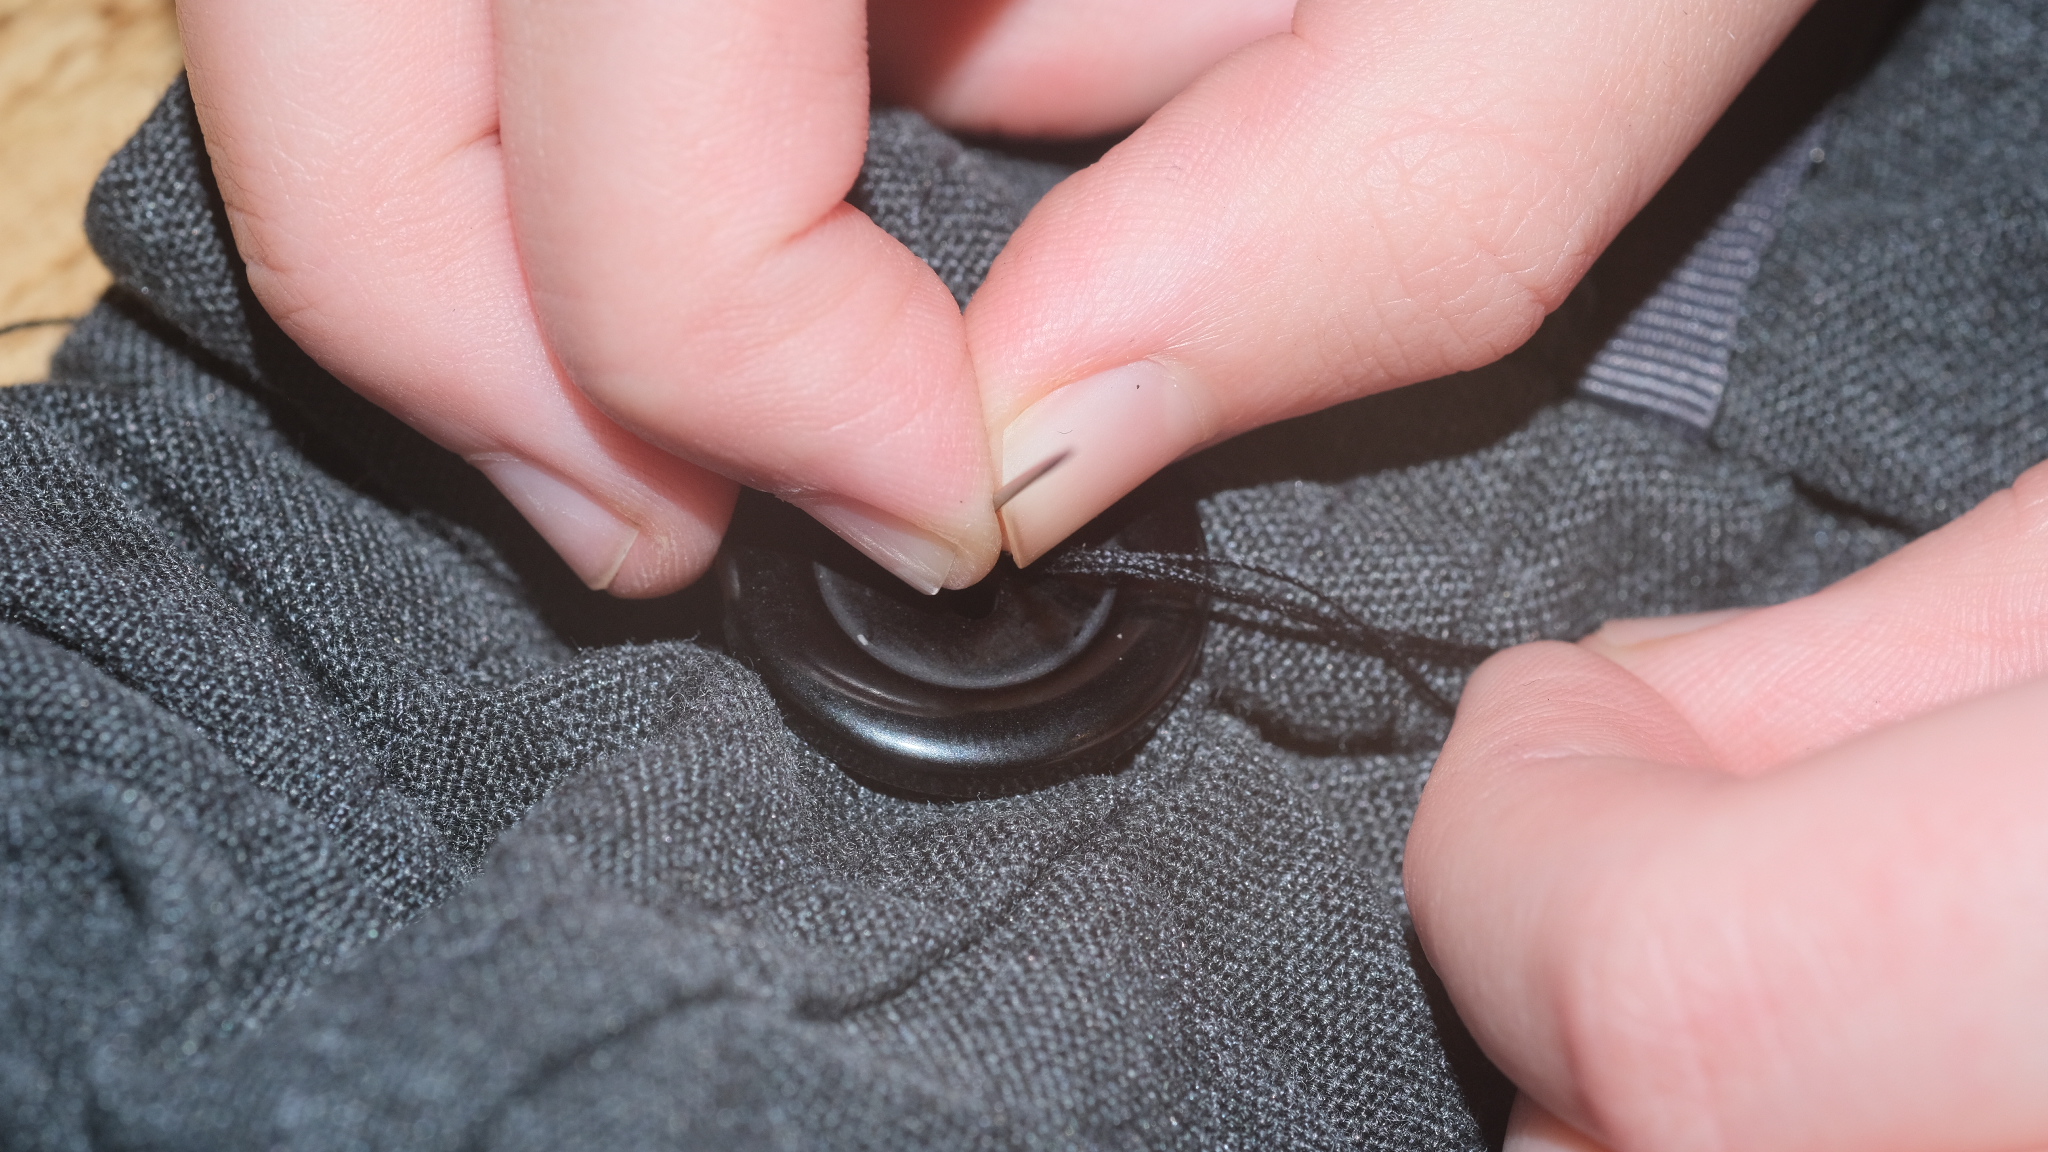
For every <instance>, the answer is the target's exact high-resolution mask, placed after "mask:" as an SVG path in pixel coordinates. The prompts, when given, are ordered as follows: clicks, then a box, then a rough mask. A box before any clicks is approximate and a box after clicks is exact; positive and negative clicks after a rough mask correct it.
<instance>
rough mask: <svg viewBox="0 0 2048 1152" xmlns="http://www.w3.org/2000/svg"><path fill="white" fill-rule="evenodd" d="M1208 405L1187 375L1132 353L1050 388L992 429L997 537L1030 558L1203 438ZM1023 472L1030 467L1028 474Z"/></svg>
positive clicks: (1210, 421) (1023, 559) (1209, 424)
mask: <svg viewBox="0 0 2048 1152" xmlns="http://www.w3.org/2000/svg"><path fill="white" fill-rule="evenodd" d="M1213 409H1214V405H1213V403H1212V402H1211V401H1210V400H1209V398H1208V395H1207V390H1206V388H1205V387H1204V386H1203V384H1202V382H1201V381H1200V380H1199V379H1198V378H1197V377H1196V376H1195V375H1194V374H1193V373H1191V372H1188V371H1185V370H1182V369H1177V368H1175V367H1172V366H1169V365H1167V364H1165V363H1162V362H1160V361H1157V360H1139V361H1137V362H1135V363H1131V364H1125V365H1123V366H1122V367H1119V368H1112V369H1110V370H1109V371H1107V372H1100V373H1097V374H1095V375H1093V376H1089V377H1087V378H1085V379H1082V380H1077V381H1075V382H1074V383H1072V384H1068V385H1067V386H1065V387H1063V388H1061V389H1059V390H1058V391H1055V392H1053V393H1051V394H1050V395H1048V396H1046V397H1044V398H1043V399H1041V400H1039V401H1038V402H1037V403H1035V404H1033V405H1031V406H1030V407H1029V408H1026V409H1025V410H1024V411H1023V412H1021V413H1019V414H1018V415H1017V417H1016V419H1014V420H1012V421H1011V422H1010V423H1009V425H1008V427H1006V428H1004V429H1003V430H1002V432H1001V433H999V434H998V436H997V458H998V461H999V465H998V466H999V469H1000V478H1001V481H1002V484H1003V485H1004V486H1006V487H1007V486H1009V485H1012V484H1020V485H1024V487H1022V488H1021V489H1020V490H1019V491H1018V492H1017V493H1016V495H1015V496H1014V497H1013V498H1012V499H1010V500H1009V501H1008V502H1007V503H1006V504H1004V505H1003V507H1002V510H1001V511H1000V512H999V513H998V516H999V518H1000V520H1001V522H1002V532H1003V544H1004V547H1006V548H1007V549H1008V550H1009V552H1010V554H1011V555H1012V556H1013V557H1014V558H1015V559H1016V561H1017V563H1018V564H1019V565H1026V564H1030V563H1031V562H1032V561H1034V560H1036V559H1038V558H1039V557H1040V556H1043V555H1044V554H1045V553H1046V552H1048V551H1050V550H1051V549H1052V548H1054V547H1055V546H1057V545H1058V544H1059V543H1060V541H1062V540H1065V539H1066V538H1067V537H1068V536H1069V535H1071V534H1072V533H1073V532H1074V531H1075V530H1076V529H1078V528H1080V527H1081V526H1082V525H1083V524H1086V523H1088V522H1089V521H1090V520H1093V519H1094V518H1095V517H1097V516H1099V515H1101V514H1102V513H1103V512H1104V511H1105V510H1107V509H1108V508H1109V506H1110V505H1112V504H1114V503H1116V502H1117V501H1118V500H1121V499H1123V498H1124V497H1125V496H1126V495H1128V494H1130V492H1131V491H1132V490H1133V489H1135V488H1136V487H1138V485H1140V484H1142V483H1144V482H1145V481H1146V480H1148V479H1150V478H1151V477H1152V476H1153V474H1155V473H1157V472H1158V471H1159V470H1160V469H1162V468H1164V467H1166V466H1167V465H1168V464H1171V463H1173V462H1174V461H1175V460H1178V459H1179V458H1180V457H1181V456H1183V455H1185V454H1186V453H1187V452H1188V451H1190V450H1191V449H1193V448H1195V447H1197V446H1199V445H1200V444H1202V443H1203V442H1204V441H1205V440H1207V439H1208V438H1209V436H1210V435H1211V432H1212V430H1213V428H1214V426H1215V419H1214V416H1213V415H1212V413H1213ZM1033 473H1038V475H1037V477H1036V478H1035V479H1034V478H1033V477H1032V474H1033Z"/></svg>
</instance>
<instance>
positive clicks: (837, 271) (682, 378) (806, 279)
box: [497, 0, 997, 591]
mask: <svg viewBox="0 0 2048 1152" xmlns="http://www.w3.org/2000/svg"><path fill="white" fill-rule="evenodd" d="M864 20H865V16H864V8H863V5H862V4H861V3H860V0H827V2H825V3H818V2H815V0H763V2H759V3H745V4H721V3H711V2H707V0H688V2H685V3H670V2H665V0H594V2H593V0H573V2H571V0H501V2H500V3H499V5H498V14H497V27H498V37H499V51H500V61H499V76H500V89H501V97H500V99H501V117H502V125H501V131H502V133H503V139H504V146H505V155H506V164H507V170H508V174H509V183H510V193H511V205H512V214H513V220H514V224H515V228H516V231H517V233H518V237H519V245H520V252H521V255H522V258H523V260H524V263H525V267H526V273H527V279H528V282H529V284H530V285H531V288H532V292H533V298H534V303H535V306H536V309H537V311H538V313H539V315H540V318H541V324H542V328H543V330H544V331H545V333H546V334H547V338H548V341H549V344H550V346H551V347H552V348H553V350H554V352H555V354H556V355H557V356H559V357H560V359H561V361H562V363H563V364H564V365H565V366H566V368H567V370H568V372H569V374H570V376H571V377H572V378H573V379H574V380H575V381H576V382H577V383H578V384H579V385H580V386H581V387H582V388H583V390H584V391H585V392H586V393H587V394H589V395H590V396H591V397H592V398H593V399H595V400H596V401H597V403H598V404H599V405H600V406H602V407H603V408H604V409H605V410H606V411H607V412H608V413H610V414H611V415H612V416H613V417H614V418H616V419H618V420H619V421H620V422H622V423H623V424H625V425H626V426H627V427H629V428H632V429H633V430H634V431H636V432H638V433H639V434H640V435H642V436H644V437H646V438H647V439H649V440H650V441H652V442H654V443H656V444H658V445H660V446H662V447H664V448H666V449H668V450H669V451H671V452H674V453H676V454H677V455H680V456H682V457H684V458H686V459H689V460H692V461H694V462H696V463H698V464H701V465H703V466H705V467H707V468H710V469H712V470H713V471H716V472H719V473H722V474H724V475H726V476H729V477H731V478H733V479H736V480H739V481H741V482H742V483H746V484H749V485H752V486H754V487H757V488H762V489H765V490H767V491H770V492H773V493H775V494H777V495H780V496H782V497H784V498H786V499H788V500H790V501H792V502H794V503H796V504H798V505H800V506H802V507H803V508H805V509H806V510H808V511H810V512H811V513H812V514H813V515H815V516H816V517H818V518H819V519H820V520H822V521H823V522H825V524H826V525H827V526H829V527H831V528H833V529H834V530H836V531H838V532H839V533H840V534H841V535H842V536H845V537H846V538H847V539H848V540H850V541H851V542H853V543H854V544H855V545H857V546H859V547H861V548H862V549H863V550H864V551H866V552H868V553H869V555H871V556H873V557H874V558H875V559H876V560H878V561H880V562H881V563H883V564H884V565H886V566H888V567H890V568H892V569H893V570H895V571H896V572H897V573H898V575H901V576H903V577H904V578H905V579H906V580H909V581H910V582H911V583H913V584H915V585H918V586H919V587H922V588H924V589H925V590H926V591H931V590H935V589H937V588H938V587H940V586H941V585H948V586H959V585H962V584H966V583H971V582H972V581H974V580H976V579H978V578H979V577H980V576H981V575H982V573H983V572H985V571H986V570H987V568H988V567H989V565H990V564H992V563H993V562H994V559H995V552H996V543H997V536H996V528H995V521H994V514H993V511H992V509H991V508H990V493H991V492H992V491H993V489H994V484H993V482H992V479H991V468H990V464H989V460H988V450H987V443H986V439H985V437H984V435H983V433H982V430H981V428H982V425H981V415H980V409H979V404H978V398H977V394H976V391H975V388H974V382H973V376H972V373H971V369H970V366H969V363H968V360H967V355H966V345H965V335H964V328H963V326H962V322H961V318H960V313H959V309H958V307H957V305H956V304H955V303H954V301H953V298H952V296H951V294H950V293H949V292H948V291H947V290H946V288H945V287H944V285H943V284H941V282H940V281H939V279H938V277H937V275H936V274H935V273H933V272H932V270H931V269H930V268H929V267H927V266H925V265H924V264H923V263H922V262H921V261H919V260H918V259H917V258H916V257H915V256H913V255H912V254H911V253H910V252H909V251H908V250H907V249H905V248H904V247H903V246H902V245H900V244H898V243H897V242H896V241H895V240H893V239H891V238H890V237H889V236H888V235H887V234H885V233H884V232H882V231H881V229H879V228H878V227H877V226H876V225H875V224H874V223H873V222H872V221H870V220H868V219H867V218H866V217H865V216H863V215H862V214H861V213H860V212H859V211H857V210H856V209H854V208H852V207H850V206H849V205H847V204H846V203H845V199H844V198H845V195H846V193H847V191H848V190H849V189H850V188H851V186H852V184H853V181H854V178H855V176H856V174H857V173H858V171H859V169H860V164H861V159H862V156H863V153H864V149H865V141H866V130H867V116H868V94H867V59H866V50H865V48H866V42H865V37H864Z"/></svg>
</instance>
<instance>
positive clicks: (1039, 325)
mask: <svg viewBox="0 0 2048 1152" xmlns="http://www.w3.org/2000/svg"><path fill="white" fill-rule="evenodd" d="M1805 3H1806V0H1751V2H1746V3H1737V4H1725V5H1720V4H1717V5H1699V4H1692V3H1690V2H1689V0H1647V2H1644V3H1637V4H1619V5H1617V4H1612V3H1607V2H1604V0H1562V2H1560V3H1556V4H1542V5H1530V4H1521V3H1516V2H1514V0H1450V2H1448V3H1444V2H1430V3H1422V2H1419V0H1395V2H1393V3H1385V4H1377V3H1376V4H1356V3H1347V2H1345V0H1304V2H1303V3H1302V4H1301V5H1300V7H1299V8H1298V9H1297V10H1296V13H1295V19H1294V26H1293V29H1292V31H1290V32H1288V33H1284V34H1281V35H1277V36H1273V37H1270V38H1268V39H1265V40H1261V41H1259V42H1258V43H1255V44H1252V45H1250V46H1249V47H1247V48H1245V49H1243V50H1242V51H1240V52H1238V53H1236V54H1235V55H1233V56H1231V57H1230V58H1228V59H1226V60H1224V61H1223V62H1222V63H1221V64H1219V65H1218V66H1217V67H1216V68H1214V69H1212V70H1211V71H1210V72H1208V73H1207V74H1205V75H1204V76H1203V77H1202V78H1201V79H1200V80H1198V81H1197V82H1196V83H1195V84H1194V85H1193V86H1191V87H1190V88H1188V89H1187V90H1186V91H1184V92H1182V93H1181V94H1180V95H1179V96H1178V97H1176V98H1175V99H1174V100H1173V101H1172V102H1170V103H1169V104H1167V105H1166V106H1165V107H1164V108H1162V109H1161V110H1160V111H1159V112H1158V113H1157V114H1155V115H1154V116H1153V117H1152V119H1151V120H1150V121H1148V122H1147V123H1146V124H1145V125H1144V126H1143V127H1142V128H1140V129H1139V130H1138V131H1137V132H1136V133H1135V134H1134V135H1132V136H1131V137H1130V138H1129V139H1128V140H1126V141H1124V142H1123V143H1122V144H1120V145H1118V146H1117V147H1116V148H1115V149H1113V150H1112V151H1111V152H1110V153H1109V154H1108V155H1107V156H1106V157H1104V159H1103V160H1102V161H1101V162H1100V163H1098V164H1097V165H1095V166H1094V167H1092V168H1090V169H1088V170H1086V171H1083V172H1081V173H1079V174H1077V175H1076V176H1074V177H1073V178H1071V179H1069V180H1068V181H1066V182H1065V183H1064V184H1063V185H1061V186H1060V187H1059V188H1057V189H1055V190H1054V191H1053V192H1052V194H1051V195H1049V196H1048V197H1047V198H1046V200H1045V201H1044V202H1043V203H1041V204H1040V205H1039V207H1038V208H1037V210H1036V211H1034V212H1033V213H1032V215H1031V216H1030V218H1029V219H1027V220H1026V222H1025V224H1024V226H1023V227H1022V228H1021V229H1020V230H1019V231H1018V233H1017V235H1016V237H1015V238H1014V239H1013V240H1012V242H1011V244H1010V246H1009V248H1008V249H1007V250H1006V251H1005V252H1004V254H1003V255H1002V256H1001V257H1000V258H999V259H998V260H997V262H996V264H995V266H994V267H993V268H992V269H991V271H990V275H989V278H988V282H987V283H986V285H985V286H984V287H983V288H982V290H981V293H980V294H979V295H978V296H977V297H976V298H975V300H974V302H973V304H972V305H971V306H970V308H969V309H968V317H967V318H968V341H969V346H970V348H971V349H972V351H973V354H974V360H975V369H976V373H977V376H978V378H979V382H980V385H981V389H982V397H983V404H984V408H985V412H986V416H987V419H988V422H989V427H990V429H991V435H992V438H993V439H994V442H995V445H996V451H997V454H998V457H999V459H1000V471H1001V477H1000V479H1001V480H1002V481H1004V482H1008V481H1010V480H1012V479H1014V478H1015V477H1017V476H1019V475H1020V474H1023V473H1025V472H1027V471H1029V470H1031V469H1032V468H1033V467H1034V466H1036V465H1039V464H1041V463H1043V462H1044V461H1045V460H1047V459H1051V458H1053V457H1056V456H1059V455H1061V454H1062V453H1066V454H1067V455H1066V459H1065V462H1064V463H1063V464H1062V465H1061V467H1060V468H1059V469H1057V470H1056V471H1054V472H1052V473H1050V474H1048V475H1047V476H1046V477H1045V478H1044V479H1043V480H1042V481H1039V482H1037V483H1035V484H1033V485H1032V486H1031V487H1030V488H1028V489H1027V490H1026V491H1025V492H1024V494H1022V495H1020V496H1018V497H1017V498H1016V499H1015V500H1014V501H1012V502H1011V503H1010V504H1009V505H1008V506H1007V507H1006V508H1005V509H1004V514H1003V517H1002V519H1003V528H1004V534H1005V542H1006V544H1007V546H1008V547H1009V548H1010V550H1011V551H1012V552H1013V553H1015V554H1016V556H1017V559H1018V560H1019V561H1021V562H1027V563H1028V562H1029V561H1030V560H1031V559H1032V558H1034V557H1036V556H1037V555H1039V554H1041V553H1042V552H1044V551H1045V550H1046V549H1047V548H1049V547H1051V546H1052V545H1053V544H1055V543H1057V542H1058V541H1059V540H1060V539H1062V538H1063V537H1065V536H1066V535H1067V534H1068V533H1069V532H1071V531H1072V530H1073V529H1075V528H1076V527H1078V526H1080V525H1081V524H1082V523H1085V522H1086V521H1087V520H1088V519H1090V518H1091V517H1093V516H1094V515H1095V514H1096V513H1097V512H1100V511H1101V510H1102V509H1103V508H1105V507H1107V506H1108V505H1109V504H1110V503H1112V502H1114V501H1115V500H1116V499H1117V498H1118V497H1120V496H1122V495H1123V494H1124V493H1125V492H1127V491H1129V490H1130V489H1131V488H1133V487H1135V486H1136V485H1137V484H1138V483H1139V482H1141V481H1142V480H1144V479H1145V478H1146V477H1147V476H1149V475H1151V474H1152V473H1153V472H1155V471H1157V470H1158V469H1159V468H1161V467H1163V466H1165V465H1166V464H1168V463H1170V462H1172V461H1173V460H1175V459H1176V458H1178V457H1180V456H1182V455H1184V454H1186V453H1187V452H1189V451H1191V450H1192V449H1194V448H1196V447H1199V446H1201V445H1203V444H1205V443H1207V442H1210V441H1213V440H1218V439H1222V438H1224V437H1227V436H1230V435H1234V434H1236V433H1238V432H1242V431H1245V430H1248V429H1250V428H1253V427H1256V426H1258V425H1261V424H1265V423H1268V422H1271V421H1273V420H1278V419H1283V418H1285V417H1289V416H1296V415H1300V414H1302V413H1304V412H1309V411H1313V410H1315V409H1318V408H1322V407H1325V406H1328V405H1330V404H1334V403H1337V402H1339V401H1342V400H1347V399H1351V398H1353V397H1357V396H1361V395H1365V394H1368V393H1371V392H1377V391H1381V390H1384V389H1387V388H1392V387H1395V386H1398V385H1401V384H1408V383H1413V382H1416V381H1419V380H1425V379H1431V378H1434V377H1437V376H1442V375H1446V374H1449V373H1451V372H1456V371H1460V370H1463V369H1467V368H1473V367H1477V366H1479V365H1481V364H1484V363H1487V362H1489V361H1491V360H1494V359H1496V358H1498V357H1499V356H1501V355H1504V354H1505V353H1507V352H1508V351H1510V350H1511V349H1513V348H1514V347H1515V346H1516V345H1517V344H1519V343H1521V342H1522V341H1523V340H1524V339H1526V338H1527V337H1528V336H1529V334H1530V333H1531V332H1533V331H1534V330H1535V328H1536V326H1537V325H1538V324H1539V323H1540V322H1541V320H1542V318H1543V316H1544V314H1545V313H1546V312H1547V311H1549V310H1550V309H1551V308H1552V307H1554V306H1555V305H1556V304H1557V303H1558V302H1559V301H1561V300H1562V299H1563V298H1564V296H1565V295H1566V294H1567V293H1568V292H1569V291H1570V290H1571V288H1572V286H1573V285H1574V284H1575V283H1576V282H1577V280H1578V279H1579V277H1580V276H1581V275H1582V274H1583V273H1584V271H1585V269H1586V268H1587V266H1588V265H1589V264H1590V263H1591V261H1592V259H1593V258H1594V256H1596V255H1597V254H1598V253H1599V251H1600V249H1601V248H1603V247H1604V246H1605V245H1606V243H1607V242H1608V241H1609V240H1610V239H1611V238H1612V237H1613V235H1614V234H1615V232H1617V231H1618V230H1619V229H1620V227H1621V225H1622V224H1623V223H1625V222H1626V221H1627V219H1628V218H1629V216H1631V215H1632V214H1633V213H1634V212H1635V210H1636V209H1637V208H1638V207H1640V206H1641V204H1642V203H1643V202H1644V201H1645V200H1647V199H1648V197H1649V196H1650V194H1651V193H1652V192H1654V191H1655V189H1656V188H1657V186H1658V185H1659V184H1661V183H1662V182H1663V180H1664V178H1665V177H1666V176H1668V175H1669V173H1670V172H1671V170H1672V169H1673V168H1674V167H1676V165H1677V163H1678V161H1679V160H1680V159H1682V158H1683V156H1684V154H1685V153H1686V152H1687V151H1689V150H1690V149H1691V147H1692V145H1693V144H1694V142H1695V141H1697V139H1698V138H1699V136H1700V135H1701V134H1702V133H1703V132H1704V130H1705V128H1706V127H1707V125H1708V124H1710V123H1711V121H1712V120H1713V119H1714V118H1715V117H1716V116H1718V115H1719V113H1720V111H1721V109H1722V108H1723V107H1724V106H1725V105H1726V103H1727V102H1728V100H1729V99H1730V98H1732V96H1733V95H1734V93H1735V92H1736V91H1737V90H1738V89H1739V88H1740V87H1741V85H1742V84H1743V83H1744V82H1745V81H1746V79H1747V78H1748V76H1749V75H1750V74H1751V73H1752V72H1753V71H1754V70H1755V68H1756V66H1757V65H1758V64H1759V63H1761V61H1762V60H1763V58H1764V57H1765V56H1766V55H1768V53H1769V52H1770V50H1771V49H1772V47H1773V46H1774V45H1775V44H1776V43H1777V42H1778V40H1779V39H1780V38H1782V36H1783V35H1784V33H1785V32H1786V31H1787V30H1788V29H1789V28H1790V26H1791V24H1792V23H1793V22H1794V20H1795V19H1796V18H1797V16H1798V15H1799V13H1800V11H1801V10H1803V8H1804V7H1805Z"/></svg>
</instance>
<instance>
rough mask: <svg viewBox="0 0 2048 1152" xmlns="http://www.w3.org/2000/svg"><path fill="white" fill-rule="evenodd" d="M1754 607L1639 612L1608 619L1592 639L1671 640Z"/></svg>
mask: <svg viewBox="0 0 2048 1152" xmlns="http://www.w3.org/2000/svg"><path fill="white" fill-rule="evenodd" d="M1754 611H1756V609H1754V608H1723V609H1721V610H1720V611H1718V612H1690V613H1687V614H1686V615H1683V616H1638V617H1633V618H1629V619H1623V620H1609V621H1608V622H1607V623H1605V624H1602V625H1601V626H1600V630H1599V631H1598V632H1595V633H1593V635H1592V637H1591V639H1593V640H1595V641H1597V642H1599V643H1600V644H1603V645H1605V646H1607V647H1609V648H1634V647H1637V646H1639V645H1643V644H1648V643H1650V642H1652V641H1655V640H1669V639H1671V638H1672V637H1673V636H1683V635H1685V634H1686V633H1688V632H1699V631H1702V630H1704V629H1707V628H1712V627H1713V626H1714V625H1716V624H1720V623H1722V622H1724V621H1728V620H1733V619H1735V618H1736V617H1737V616H1747V615H1749V614H1750V613H1751V612H1754Z"/></svg>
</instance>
